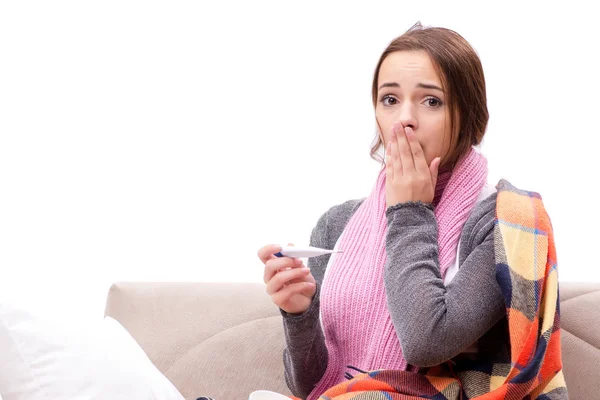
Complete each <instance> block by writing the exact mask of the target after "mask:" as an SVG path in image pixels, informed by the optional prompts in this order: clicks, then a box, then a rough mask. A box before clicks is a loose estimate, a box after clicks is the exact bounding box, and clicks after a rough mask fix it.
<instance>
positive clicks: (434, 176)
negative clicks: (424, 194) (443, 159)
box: [429, 157, 440, 189]
mask: <svg viewBox="0 0 600 400" xmlns="http://www.w3.org/2000/svg"><path fill="white" fill-rule="evenodd" d="M439 170H440V158H439V157H436V158H434V159H433V161H432V162H431V166H430V167H429V171H430V172H431V182H432V183H433V188H434V189H435V187H436V185H437V180H438V173H439Z"/></svg>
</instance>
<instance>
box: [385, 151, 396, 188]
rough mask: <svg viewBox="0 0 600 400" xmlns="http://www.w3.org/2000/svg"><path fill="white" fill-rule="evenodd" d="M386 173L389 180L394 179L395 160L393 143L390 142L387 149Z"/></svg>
mask: <svg viewBox="0 0 600 400" xmlns="http://www.w3.org/2000/svg"><path fill="white" fill-rule="evenodd" d="M385 174H386V179H387V181H388V182H392V181H393V179H394V160H393V159H392V143H391V142H388V144H387V147H386V149H385Z"/></svg>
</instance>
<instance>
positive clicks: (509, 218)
mask: <svg viewBox="0 0 600 400" xmlns="http://www.w3.org/2000/svg"><path fill="white" fill-rule="evenodd" d="M497 190H498V198H497V204H496V220H495V228H494V239H495V257H496V279H497V280H498V283H499V285H500V287H501V289H502V292H503V294H504V298H505V303H506V314H507V320H508V329H509V336H510V339H509V340H510V353H511V354H510V363H508V362H506V358H504V359H502V358H500V357H499V358H498V359H496V360H489V362H486V363H485V364H484V365H471V366H469V369H468V370H461V371H457V370H455V369H454V368H453V364H454V363H453V362H452V361H448V362H446V363H445V364H441V365H439V366H436V367H432V368H424V369H421V371H423V372H421V371H420V372H419V373H414V372H407V371H396V370H378V371H371V372H365V373H360V374H358V375H356V376H354V377H352V379H349V380H348V381H346V382H343V383H340V384H338V385H336V386H334V387H332V388H330V389H329V390H327V391H326V392H325V393H324V394H323V395H322V396H321V397H320V399H321V400H347V399H348V400H349V399H353V400H379V399H381V400H408V399H423V398H426V399H435V400H444V399H478V400H488V399H511V400H512V399H514V400H517V399H519V400H521V399H536V400H556V399H567V398H568V396H567V387H566V384H565V380H564V376H563V373H562V360H561V347H560V303H559V296H558V276H557V263H556V249H555V247H554V236H553V232H552V224H551V222H550V218H549V217H548V214H547V212H546V210H545V209H544V205H543V203H542V199H541V196H540V195H539V194H537V193H534V192H527V191H523V190H519V189H517V188H515V187H514V186H513V185H511V184H510V183H509V182H508V181H506V180H501V181H500V182H499V183H498V185H497Z"/></svg>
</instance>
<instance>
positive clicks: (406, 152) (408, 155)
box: [392, 122, 415, 173]
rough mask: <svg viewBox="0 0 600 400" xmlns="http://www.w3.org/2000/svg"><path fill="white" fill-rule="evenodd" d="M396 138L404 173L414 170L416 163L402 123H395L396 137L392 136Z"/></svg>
mask: <svg viewBox="0 0 600 400" xmlns="http://www.w3.org/2000/svg"><path fill="white" fill-rule="evenodd" d="M394 137H395V138H396V140H397V148H398V154H399V157H400V162H401V164H402V173H405V172H410V171H411V170H414V169H415V162H414V160H413V155H412V152H411V150H410V145H409V144H408V139H407V138H406V134H405V133H404V127H403V126H402V124H401V123H400V122H396V123H394V135H392V138H394ZM392 150H393V149H392Z"/></svg>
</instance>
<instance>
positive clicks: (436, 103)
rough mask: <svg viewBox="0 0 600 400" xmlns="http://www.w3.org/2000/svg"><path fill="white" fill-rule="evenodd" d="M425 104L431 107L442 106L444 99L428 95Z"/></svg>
mask: <svg viewBox="0 0 600 400" xmlns="http://www.w3.org/2000/svg"><path fill="white" fill-rule="evenodd" d="M425 104H426V105H427V106H428V107H431V108H440V107H441V106H442V104H443V103H442V101H441V100H440V99H438V98H436V97H428V98H426V99H425Z"/></svg>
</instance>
